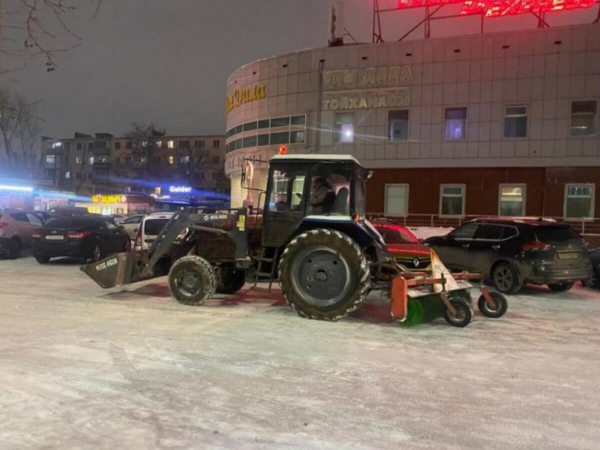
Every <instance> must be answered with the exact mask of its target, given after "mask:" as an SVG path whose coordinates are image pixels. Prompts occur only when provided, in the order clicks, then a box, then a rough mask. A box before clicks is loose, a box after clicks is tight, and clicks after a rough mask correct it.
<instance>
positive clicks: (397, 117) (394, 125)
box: [388, 109, 408, 141]
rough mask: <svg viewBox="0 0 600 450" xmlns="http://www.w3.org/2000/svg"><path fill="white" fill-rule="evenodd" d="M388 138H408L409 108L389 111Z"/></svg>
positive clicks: (395, 139) (404, 139)
mask: <svg viewBox="0 0 600 450" xmlns="http://www.w3.org/2000/svg"><path fill="white" fill-rule="evenodd" d="M388 139H389V140H390V141H407V140H408V109H402V110H399V111H389V112H388Z"/></svg>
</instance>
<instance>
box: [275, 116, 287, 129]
mask: <svg viewBox="0 0 600 450" xmlns="http://www.w3.org/2000/svg"><path fill="white" fill-rule="evenodd" d="M289 124H290V117H289V116H288V117H276V118H274V119H271V128H275V127H287V126H289Z"/></svg>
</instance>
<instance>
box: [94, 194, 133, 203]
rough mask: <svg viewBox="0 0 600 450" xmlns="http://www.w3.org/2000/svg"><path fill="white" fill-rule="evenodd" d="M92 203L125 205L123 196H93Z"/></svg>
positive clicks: (125, 199)
mask: <svg viewBox="0 0 600 450" xmlns="http://www.w3.org/2000/svg"><path fill="white" fill-rule="evenodd" d="M92 202H94V203H127V196H125V195H94V196H93V197H92Z"/></svg>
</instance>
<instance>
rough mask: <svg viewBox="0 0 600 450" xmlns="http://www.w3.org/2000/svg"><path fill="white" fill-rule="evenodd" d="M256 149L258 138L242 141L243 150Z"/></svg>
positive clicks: (246, 138) (252, 137) (250, 137)
mask: <svg viewBox="0 0 600 450" xmlns="http://www.w3.org/2000/svg"><path fill="white" fill-rule="evenodd" d="M248 147H256V136H249V137H245V138H244V139H243V141H242V148H248Z"/></svg>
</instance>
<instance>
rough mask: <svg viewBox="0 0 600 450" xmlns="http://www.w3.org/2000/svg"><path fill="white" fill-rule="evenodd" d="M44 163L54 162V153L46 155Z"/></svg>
mask: <svg viewBox="0 0 600 450" xmlns="http://www.w3.org/2000/svg"><path fill="white" fill-rule="evenodd" d="M46 164H56V155H46Z"/></svg>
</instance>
